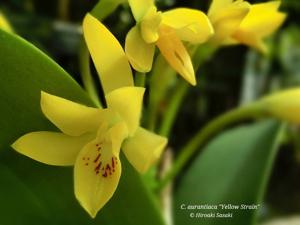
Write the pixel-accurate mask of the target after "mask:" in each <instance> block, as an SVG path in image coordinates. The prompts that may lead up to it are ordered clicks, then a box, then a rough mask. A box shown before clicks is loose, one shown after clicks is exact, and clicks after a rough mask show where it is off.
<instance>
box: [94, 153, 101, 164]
mask: <svg viewBox="0 0 300 225" xmlns="http://www.w3.org/2000/svg"><path fill="white" fill-rule="evenodd" d="M100 156H101V154H98V155H97V157H96V158H95V160H94V163H96V162H97V161H98V160H99V158H100Z"/></svg>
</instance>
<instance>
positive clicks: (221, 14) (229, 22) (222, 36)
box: [209, 1, 250, 44]
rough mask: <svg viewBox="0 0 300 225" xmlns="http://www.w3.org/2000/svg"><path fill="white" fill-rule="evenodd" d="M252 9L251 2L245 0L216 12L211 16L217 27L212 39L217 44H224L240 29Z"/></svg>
mask: <svg viewBox="0 0 300 225" xmlns="http://www.w3.org/2000/svg"><path fill="white" fill-rule="evenodd" d="M249 10H250V4H249V3H248V2H244V1H236V2H233V3H231V4H229V5H227V6H226V7H225V8H222V9H220V10H219V11H217V12H215V13H211V14H210V15H209V18H210V20H211V22H212V24H213V27H214V29H215V35H214V36H213V37H212V39H211V40H210V41H211V42H212V43H215V44H222V43H223V42H224V41H225V40H227V39H228V38H230V36H231V35H232V34H233V33H234V32H235V31H236V30H237V29H238V27H239V26H240V24H241V23H242V21H243V19H244V18H245V16H246V15H247V13H248V12H249Z"/></svg>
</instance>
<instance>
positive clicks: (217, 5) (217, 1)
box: [208, 0, 233, 15]
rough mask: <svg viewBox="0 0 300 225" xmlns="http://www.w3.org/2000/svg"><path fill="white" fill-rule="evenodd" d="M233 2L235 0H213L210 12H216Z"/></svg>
mask: <svg viewBox="0 0 300 225" xmlns="http://www.w3.org/2000/svg"><path fill="white" fill-rule="evenodd" d="M232 2H233V0H213V1H212V3H211V5H210V7H209V11H208V14H209V15H211V14H212V13H216V12H218V11H220V10H222V9H224V8H225V7H227V6H228V5H230V4H231V3H232Z"/></svg>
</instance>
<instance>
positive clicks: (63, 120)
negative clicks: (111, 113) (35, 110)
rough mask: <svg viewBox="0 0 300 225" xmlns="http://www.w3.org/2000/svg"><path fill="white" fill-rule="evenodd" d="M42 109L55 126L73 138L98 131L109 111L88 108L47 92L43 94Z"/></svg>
mask: <svg viewBox="0 0 300 225" xmlns="http://www.w3.org/2000/svg"><path fill="white" fill-rule="evenodd" d="M41 108H42V111H43V113H44V114H45V116H46V117H47V118H48V119H49V120H50V121H51V122H52V123H53V124H55V125H56V126H57V127H58V128H59V129H60V130H61V131H62V132H64V133H65V134H68V135H71V136H79V135H82V134H84V133H86V132H92V131H96V130H97V129H98V127H99V124H100V123H101V121H103V120H105V119H107V114H108V112H107V110H103V109H96V108H91V107H87V106H84V105H81V104H78V103H75V102H72V101H69V100H67V99H64V98H60V97H57V96H54V95H51V94H48V93H46V92H42V93H41Z"/></svg>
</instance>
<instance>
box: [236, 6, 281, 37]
mask: <svg viewBox="0 0 300 225" xmlns="http://www.w3.org/2000/svg"><path fill="white" fill-rule="evenodd" d="M279 6H280V1H271V2H266V3H259V4H254V5H252V6H251V9H250V12H249V13H248V14H247V16H246V17H245V19H244V20H243V22H242V23H241V25H240V27H239V30H241V31H245V32H252V33H253V34H255V35H257V37H259V38H263V37H266V36H269V35H271V34H272V33H273V32H274V31H276V30H277V29H278V28H279V27H280V26H281V25H282V23H283V22H284V20H285V18H286V14H284V13H281V12H278V8H279Z"/></svg>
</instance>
